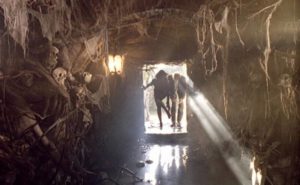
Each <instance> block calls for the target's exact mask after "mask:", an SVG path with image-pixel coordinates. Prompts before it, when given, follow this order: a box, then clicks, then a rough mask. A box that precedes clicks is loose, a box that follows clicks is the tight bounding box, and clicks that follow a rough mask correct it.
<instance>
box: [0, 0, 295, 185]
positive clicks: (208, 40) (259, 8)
mask: <svg viewBox="0 0 300 185" xmlns="http://www.w3.org/2000/svg"><path fill="white" fill-rule="evenodd" d="M299 4H300V3H299V2H298V1H297V0H263V1H260V0H252V1H247V0H240V1H235V0H214V1H204V0H203V1H199V0H188V1H182V0H173V1H172V0H165V1H162V0H147V1H146V0H144V1H139V0H115V1H108V0H107V1H97V0H89V1H85V0H64V1H61V0H38V1H34V0H19V1H10V0H0V7H1V9H0V35H1V38H0V41H1V42H0V80H1V85H0V87H1V89H2V90H1V93H0V95H1V98H0V103H1V116H0V117H1V119H0V121H1V126H0V141H1V145H0V163H1V164H2V165H1V166H3V169H1V178H0V182H2V181H3V182H11V183H14V182H18V180H16V179H17V177H18V179H19V181H22V180H23V181H24V183H25V184H34V183H33V182H35V183H36V182H38V183H37V184H39V183H40V184H43V182H44V181H49V182H51V181H53V182H57V183H62V182H65V181H67V177H71V179H72V183H74V184H75V183H78V184H80V182H82V179H81V178H83V179H84V177H85V175H84V174H86V171H84V170H83V169H82V166H85V165H84V164H87V163H85V162H84V161H85V160H87V159H85V157H84V156H85V155H83V153H85V152H84V151H85V150H86V145H87V141H86V138H87V137H85V136H86V135H89V134H90V132H89V130H90V129H91V128H93V124H92V123H91V122H93V120H92V119H93V118H94V119H97V124H98V125H97V124H96V126H97V127H99V125H102V124H105V122H106V121H107V119H105V118H104V117H105V116H100V117H97V118H96V117H95V115H99V114H100V115H107V114H113V113H114V109H113V107H111V106H113V105H114V102H113V101H109V96H111V97H114V98H115V97H116V96H115V95H116V89H114V85H115V84H113V83H115V82H114V81H112V80H111V81H109V78H110V77H109V75H108V72H107V66H106V63H105V61H106V59H107V56H108V54H110V53H119V52H120V53H122V54H124V55H125V57H126V61H125V68H126V67H127V68H130V65H134V67H132V71H133V73H138V71H136V70H137V69H138V68H139V67H140V66H142V65H143V64H145V63H159V62H161V61H163V62H172V63H176V62H182V61H187V63H188V66H189V76H190V77H191V79H192V80H193V81H194V83H195V85H196V86H197V87H198V88H199V89H200V90H201V91H202V92H203V93H204V94H205V95H206V97H207V98H208V99H209V100H210V101H211V103H212V104H213V105H214V106H215V108H216V109H217V110H218V111H219V112H220V113H221V114H222V116H223V117H224V118H226V120H227V122H228V124H229V125H230V127H231V128H232V130H233V131H234V133H235V134H236V135H235V136H236V138H237V139H238V140H239V142H240V143H241V144H242V146H244V147H245V150H247V151H248V152H250V153H251V155H252V156H254V157H255V159H256V160H255V166H256V168H257V169H260V170H261V171H262V173H263V175H264V177H265V178H264V181H263V183H264V184H272V183H273V184H279V185H284V184H285V185H294V184H297V183H298V182H299V176H300V172H299V160H300V159H299V152H298V150H299V147H300V146H299V138H300V137H299V133H300V132H299V131H300V126H299V108H298V106H299V102H300V100H299V75H300V68H299V67H300V66H299V20H300V16H299V11H297V10H299V7H300V5H299ZM56 54H57V62H56V57H54V55H56ZM126 62H128V64H126ZM57 68H58V69H59V70H56V69H57ZM55 70H56V72H60V73H59V74H62V75H64V78H65V79H64V80H65V81H63V82H62V81H57V79H55V77H54V71H55ZM127 71H129V74H130V73H131V72H132V71H130V70H127ZM85 72H89V73H91V74H92V75H93V78H92V82H91V83H86V82H84V75H85ZM55 74H56V73H55ZM129 74H128V76H127V77H128V78H129V76H130V75H129ZM125 78H126V73H125ZM109 83H110V84H109ZM125 83H126V81H125ZM128 85H129V86H130V84H128ZM131 85H132V84H131ZM135 85H136V84H135ZM109 87H110V88H109ZM96 97H98V98H96ZM99 97H100V98H99ZM112 100H114V99H112ZM109 112H110V113H109ZM124 119H125V118H124ZM137 119H138V118H137ZM116 122H117V121H116ZM36 124H37V125H38V126H37V125H36ZM116 124H117V123H116ZM94 126H95V124H94ZM102 126H103V125H102ZM100 127H101V126H100ZM31 130H33V131H32V132H31ZM104 130H105V129H104ZM28 131H30V132H28ZM45 133H46V135H47V137H44V136H43V135H44V134H45ZM103 135H105V134H104V133H103ZM40 141H41V142H40ZM37 143H38V144H37ZM45 153H48V154H49V155H46V156H45ZM7 156H14V157H12V158H10V160H9V161H7ZM74 161H76V162H74ZM58 162H61V167H60V168H57V166H56V163H58ZM41 164H43V165H41ZM37 166H39V167H37ZM1 168H2V167H1ZM17 169H23V170H19V171H18V170H17ZM48 169H53V170H51V174H52V175H50V176H49V175H48V177H49V179H48V178H46V179H45V178H44V176H43V175H45V174H46V173H47V172H48ZM57 169H60V170H57ZM20 171H21V172H20ZM78 171H79V172H80V175H78V174H77V175H75V174H76V173H75V172H78ZM25 172H26V173H25ZM37 172H38V173H37ZM2 177H3V178H2ZM297 178H298V179H297Z"/></svg>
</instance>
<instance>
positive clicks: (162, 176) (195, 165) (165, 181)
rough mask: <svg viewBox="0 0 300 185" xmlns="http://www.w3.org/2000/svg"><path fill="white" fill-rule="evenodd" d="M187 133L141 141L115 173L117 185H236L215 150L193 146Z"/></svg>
mask: <svg viewBox="0 0 300 185" xmlns="http://www.w3.org/2000/svg"><path fill="white" fill-rule="evenodd" d="M186 138H187V135H186V136H183V135H182V134H181V135H180V136H179V135H178V136H176V135H173V136H170V135H169V136H166V135H153V136H151V137H150V138H148V139H146V140H144V141H142V142H141V145H140V146H139V147H138V148H137V150H136V151H135V153H134V154H133V155H132V157H131V158H130V159H129V160H128V161H127V162H126V164H124V169H123V170H121V172H120V174H119V175H118V178H117V182H118V183H119V184H120V185H130V184H136V185H238V184H239V183H238V181H237V180H236V178H235V176H234V175H233V174H232V173H231V171H230V169H229V168H228V167H227V166H226V164H225V162H224V161H223V158H222V157H221V156H220V155H219V154H218V151H217V150H216V149H213V148H212V147H210V146H209V145H207V146H202V147H199V145H195V146H193V145H192V144H190V143H189V142H187V141H186ZM128 170H130V171H128Z"/></svg>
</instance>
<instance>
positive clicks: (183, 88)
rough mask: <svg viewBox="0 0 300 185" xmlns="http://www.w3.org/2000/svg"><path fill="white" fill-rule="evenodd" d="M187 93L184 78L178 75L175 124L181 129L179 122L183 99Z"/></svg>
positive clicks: (181, 115)
mask: <svg viewBox="0 0 300 185" xmlns="http://www.w3.org/2000/svg"><path fill="white" fill-rule="evenodd" d="M186 91H187V83H186V79H185V77H184V76H182V75H180V76H179V79H178V87H177V95H178V112H177V123H178V127H181V120H182V117H183V108H184V98H185V95H186Z"/></svg>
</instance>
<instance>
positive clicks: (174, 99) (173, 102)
mask: <svg viewBox="0 0 300 185" xmlns="http://www.w3.org/2000/svg"><path fill="white" fill-rule="evenodd" d="M168 82H169V86H168V88H169V90H168V93H169V94H168V99H167V107H168V109H169V110H170V109H171V119H172V125H171V127H173V126H175V124H176V104H177V92H176V91H177V89H176V83H175V79H174V78H173V75H169V76H168ZM169 99H171V108H170V100H169Z"/></svg>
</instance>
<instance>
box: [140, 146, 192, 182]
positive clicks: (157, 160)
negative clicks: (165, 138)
mask: <svg viewBox="0 0 300 185" xmlns="http://www.w3.org/2000/svg"><path fill="white" fill-rule="evenodd" d="M187 149H188V146H182V145H175V146H172V145H153V146H150V148H149V151H148V152H147V153H146V155H145V161H147V160H149V161H151V164H146V166H145V168H144V169H143V170H142V171H141V172H140V173H139V175H140V176H143V177H144V182H148V184H151V185H158V184H162V183H161V181H162V180H163V179H168V178H174V179H173V180H176V178H177V177H178V175H179V174H180V173H184V172H185V171H186V164H187V159H188V156H187Z"/></svg>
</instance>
